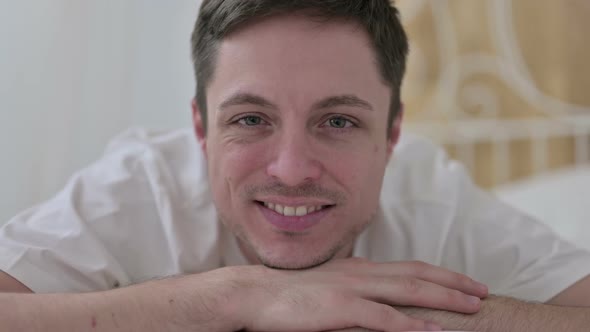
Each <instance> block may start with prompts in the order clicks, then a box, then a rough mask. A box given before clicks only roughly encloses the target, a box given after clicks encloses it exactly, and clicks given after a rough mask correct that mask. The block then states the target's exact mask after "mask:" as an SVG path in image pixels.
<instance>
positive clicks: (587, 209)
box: [494, 165, 590, 250]
mask: <svg viewBox="0 0 590 332" xmlns="http://www.w3.org/2000/svg"><path fill="white" fill-rule="evenodd" d="M494 192H495V193H496V194H497V195H498V197H499V198H500V199H502V200H503V201H505V202H507V203H509V204H511V205H513V206H515V207H517V208H519V209H521V210H522V211H524V212H526V213H528V214H530V215H532V216H534V217H536V218H537V219H539V220H541V221H542V222H544V223H546V224H548V225H549V226H551V227H553V228H554V229H555V231H556V232H557V233H559V234H560V235H562V236H563V237H565V238H566V239H568V240H570V241H572V242H574V243H576V244H578V245H580V246H582V247H585V248H587V249H589V250H590V165H587V166H583V167H577V168H569V169H562V170H558V171H554V172H550V173H547V174H544V175H539V176H535V177H533V178H530V179H527V180H523V181H519V182H515V183H511V184H508V185H504V186H500V187H498V188H496V189H495V190H494Z"/></svg>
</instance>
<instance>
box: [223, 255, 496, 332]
mask: <svg viewBox="0 0 590 332" xmlns="http://www.w3.org/2000/svg"><path fill="white" fill-rule="evenodd" d="M233 271H234V277H233V278H232V279H233V284H234V285H235V286H234V288H235V289H236V294H241V295H240V296H239V297H238V298H237V300H235V301H232V303H234V307H232V310H231V312H233V313H235V316H234V317H235V318H237V319H238V321H239V322H240V324H239V325H240V326H241V328H243V329H244V330H246V331H257V332H271V331H272V332H281V331H289V332H293V331H302V332H307V331H310V332H311V331H313V332H317V331H334V330H346V329H349V328H365V329H369V330H375V331H386V332H393V331H420V330H426V331H429V330H430V331H432V330H437V329H439V330H440V328H439V327H438V326H436V325H435V324H432V323H429V322H425V321H421V320H418V319H415V318H411V317H408V316H406V315H404V314H402V313H401V312H399V311H397V310H395V309H394V308H393V307H392V306H413V307H425V308H432V309H440V310H447V311H454V312H460V313H475V312H477V311H478V310H479V308H480V298H481V297H485V296H487V288H486V287H485V286H483V285H481V284H479V283H477V282H475V281H473V280H471V279H470V278H468V277H466V276H464V275H461V274H458V273H454V272H451V271H448V270H445V269H442V268H439V267H435V266H432V265H428V264H426V263H421V262H398V263H382V264H377V263H372V262H370V261H367V260H364V259H358V258H352V259H344V260H336V261H333V262H330V263H327V264H324V265H322V266H320V267H317V268H313V269H309V270H302V271H284V270H273V269H269V268H266V267H263V266H242V267H235V268H234V270H233ZM349 331H354V329H353V330H349Z"/></svg>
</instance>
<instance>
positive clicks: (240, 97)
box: [219, 92, 373, 111]
mask: <svg viewBox="0 0 590 332" xmlns="http://www.w3.org/2000/svg"><path fill="white" fill-rule="evenodd" d="M240 105H253V106H259V107H264V108H269V109H274V110H277V109H279V107H278V106H277V105H275V104H273V103H272V102H270V101H268V100H267V99H265V98H264V97H261V96H258V95H255V94H251V93H245V92H238V93H236V94H233V95H231V96H230V97H229V98H227V99H226V100H225V101H223V102H222V103H221V105H220V106H219V109H220V110H223V109H226V108H228V107H231V106H240ZM339 106H349V107H359V108H363V109H366V110H369V111H373V106H372V105H371V104H370V103H369V102H367V101H366V100H363V99H361V98H359V97H357V96H355V95H352V94H344V95H339V96H331V97H327V98H324V99H322V100H320V101H318V102H316V103H314V104H313V106H312V110H318V109H326V108H334V107H339Z"/></svg>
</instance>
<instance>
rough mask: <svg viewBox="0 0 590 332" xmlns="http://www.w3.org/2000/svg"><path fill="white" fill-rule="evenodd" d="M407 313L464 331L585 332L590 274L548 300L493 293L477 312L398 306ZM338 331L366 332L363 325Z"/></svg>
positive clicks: (589, 319) (589, 313)
mask: <svg viewBox="0 0 590 332" xmlns="http://www.w3.org/2000/svg"><path fill="white" fill-rule="evenodd" d="M396 309H397V310H399V311H400V312H403V313H404V314H406V315H408V316H410V317H414V318H418V319H422V320H426V321H431V322H436V323H437V324H439V325H440V326H442V327H443V328H444V329H445V330H462V331H481V332H484V331H519V332H527V331H531V332H533V331H534V332H543V331H548V332H549V331H585V330H588V329H590V276H588V277H586V278H584V279H582V280H580V281H579V282H577V283H576V284H574V285H572V286H571V287H569V288H568V289H566V290H565V291H563V292H561V293H560V294H559V295H557V296H555V297H554V298H553V299H551V300H550V301H548V302H547V303H544V304H543V303H530V302H524V301H519V300H516V299H512V298H508V297H500V296H489V297H487V298H486V299H484V300H483V301H482V305H481V308H480V310H479V311H478V312H477V313H474V314H461V313H457V312H450V311H443V310H432V309H427V308H418V307H396ZM337 331H338V332H365V331H370V330H367V329H362V328H350V329H343V330H337Z"/></svg>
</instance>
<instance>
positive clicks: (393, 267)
mask: <svg viewBox="0 0 590 332" xmlns="http://www.w3.org/2000/svg"><path fill="white" fill-rule="evenodd" d="M372 273H375V275H380V276H395V275H397V276H408V277H415V278H418V279H422V280H424V281H428V282H431V283H435V284H438V285H441V286H444V287H446V288H451V289H456V290H458V291H461V292H463V293H465V294H469V295H473V296H477V297H480V298H483V297H486V296H487V295H488V288H487V286H485V285H484V284H482V283H479V282H477V281H475V280H473V279H471V278H469V277H468V276H466V275H464V274H461V273H457V272H453V271H450V270H447V269H444V268H441V267H438V266H434V265H431V264H428V263H424V262H417V261H415V262H398V263H381V264H374V266H373V268H372Z"/></svg>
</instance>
